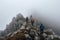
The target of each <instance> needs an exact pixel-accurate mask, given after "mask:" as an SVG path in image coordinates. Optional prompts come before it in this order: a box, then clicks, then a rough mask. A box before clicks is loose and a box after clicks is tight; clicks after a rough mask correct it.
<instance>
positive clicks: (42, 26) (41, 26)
mask: <svg viewBox="0 0 60 40" xmlns="http://www.w3.org/2000/svg"><path fill="white" fill-rule="evenodd" d="M44 28H45V27H44V25H43V24H41V25H40V32H41V33H43V31H44Z"/></svg>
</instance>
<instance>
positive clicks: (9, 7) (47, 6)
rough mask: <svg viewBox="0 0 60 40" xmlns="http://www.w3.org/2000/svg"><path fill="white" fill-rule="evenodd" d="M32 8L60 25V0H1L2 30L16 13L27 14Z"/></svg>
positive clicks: (0, 18)
mask: <svg viewBox="0 0 60 40" xmlns="http://www.w3.org/2000/svg"><path fill="white" fill-rule="evenodd" d="M32 8H33V9H37V10H39V11H40V13H41V15H43V17H47V18H51V19H52V20H54V19H55V20H56V22H57V23H58V25H60V19H59V18H60V0H0V30H4V29H5V27H6V24H8V23H10V21H11V20H12V18H13V17H14V16H16V14H18V13H22V14H23V15H24V16H27V15H28V14H30V13H28V12H29V10H30V9H32ZM52 20H51V22H52ZM54 22H55V21H54ZM56 22H55V23H56Z"/></svg>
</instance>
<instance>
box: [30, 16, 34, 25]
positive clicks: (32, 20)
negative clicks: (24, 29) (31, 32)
mask: <svg viewBox="0 0 60 40" xmlns="http://www.w3.org/2000/svg"><path fill="white" fill-rule="evenodd" d="M34 21H35V20H34V18H32V15H31V24H32V26H33V25H34Z"/></svg>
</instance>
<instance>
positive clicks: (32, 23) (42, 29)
mask: <svg viewBox="0 0 60 40" xmlns="http://www.w3.org/2000/svg"><path fill="white" fill-rule="evenodd" d="M29 20H30V22H31V25H32V26H34V22H35V20H34V18H33V17H32V15H31V16H30V19H29V18H28V17H26V23H28V22H29ZM44 28H45V27H44V25H43V24H40V38H41V39H40V40H43V39H44V38H43V36H42V34H43V31H44Z"/></svg>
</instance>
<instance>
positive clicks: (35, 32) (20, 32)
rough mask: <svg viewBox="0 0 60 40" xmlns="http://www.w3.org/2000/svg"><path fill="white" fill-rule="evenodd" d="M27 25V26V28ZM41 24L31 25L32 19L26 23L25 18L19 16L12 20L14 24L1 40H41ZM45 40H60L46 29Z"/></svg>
mask: <svg viewBox="0 0 60 40" xmlns="http://www.w3.org/2000/svg"><path fill="white" fill-rule="evenodd" d="M26 25H27V26H26ZM39 30H40V29H39V23H36V22H35V23H34V26H32V25H31V22H30V19H29V21H28V23H26V21H25V18H24V17H23V16H22V15H21V14H18V15H17V16H16V17H14V18H13V19H12V22H11V23H10V24H9V25H7V27H6V29H5V31H4V32H5V34H6V35H5V36H4V37H2V39H1V38H0V39H1V40H40V39H41V37H40V36H41V34H40V31H39ZM42 37H43V39H44V40H60V38H59V37H58V36H57V35H56V34H55V33H54V32H53V31H52V29H45V30H44V33H43V35H42Z"/></svg>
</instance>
